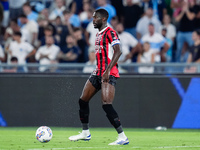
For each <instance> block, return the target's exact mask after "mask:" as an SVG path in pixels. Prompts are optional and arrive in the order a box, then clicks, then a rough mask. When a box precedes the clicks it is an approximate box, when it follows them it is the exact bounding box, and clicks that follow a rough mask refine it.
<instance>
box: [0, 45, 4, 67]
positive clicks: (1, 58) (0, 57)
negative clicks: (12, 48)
mask: <svg viewBox="0 0 200 150" xmlns="http://www.w3.org/2000/svg"><path fill="white" fill-rule="evenodd" d="M4 61H5V53H4V50H3V48H2V46H1V45H0V64H1V62H4Z"/></svg>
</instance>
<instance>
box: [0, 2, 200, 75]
mask: <svg viewBox="0 0 200 150" xmlns="http://www.w3.org/2000/svg"><path fill="white" fill-rule="evenodd" d="M0 7H1V8H0V10H1V16H0V17H1V18H2V22H1V36H0V62H2V63H8V64H12V63H14V64H16V63H17V64H26V63H39V64H43V65H48V64H57V63H86V64H88V65H93V64H95V63H96V62H95V48H94V44H95V36H96V33H97V32H98V30H97V29H94V27H93V24H92V15H93V12H94V10H95V9H98V8H104V9H106V10H107V11H108V13H109V18H108V26H111V27H113V28H114V29H115V30H116V31H117V32H118V34H119V37H120V40H121V46H122V56H121V57H120V59H119V63H121V64H130V63H147V64H148V63H165V62H167V63H171V62H178V63H180V62H188V63H191V62H193V63H200V0H1V6H0ZM190 69H191V68H190ZM39 70H40V71H41V72H44V71H46V70H47V68H45V67H40V68H39ZM91 70H93V68H87V69H86V70H85V72H90V71H91ZM4 71H6V69H5V70H4ZM153 71H154V68H153V67H140V68H139V72H141V73H142V72H149V73H151V72H153ZM193 71H194V72H195V68H194V70H193Z"/></svg>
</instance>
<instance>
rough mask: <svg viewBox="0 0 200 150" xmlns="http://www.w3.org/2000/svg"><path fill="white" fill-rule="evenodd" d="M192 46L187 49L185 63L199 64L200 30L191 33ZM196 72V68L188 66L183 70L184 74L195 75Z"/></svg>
mask: <svg viewBox="0 0 200 150" xmlns="http://www.w3.org/2000/svg"><path fill="white" fill-rule="evenodd" d="M192 40H193V41H194V45H192V46H191V47H190V49H189V56H188V59H187V63H200V30H195V31H194V32H193V33H192ZM197 71H198V68H197V67H196V66H189V67H186V68H185V69H184V73H195V72H197Z"/></svg>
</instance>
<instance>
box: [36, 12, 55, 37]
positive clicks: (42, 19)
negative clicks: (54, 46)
mask: <svg viewBox="0 0 200 150" xmlns="http://www.w3.org/2000/svg"><path fill="white" fill-rule="evenodd" d="M37 23H38V26H39V29H38V40H40V39H41V38H43V37H44V36H45V34H44V29H45V28H46V27H47V26H51V27H52V29H53V35H56V27H55V25H54V24H52V23H51V22H49V21H48V20H47V19H46V18H45V16H43V15H39V16H38V19H37Z"/></svg>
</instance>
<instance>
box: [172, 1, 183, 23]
mask: <svg viewBox="0 0 200 150" xmlns="http://www.w3.org/2000/svg"><path fill="white" fill-rule="evenodd" d="M181 1H182V0H171V4H170V6H171V8H172V9H173V15H172V19H175V18H176V17H177V16H178V14H179V13H180V11H181V9H182V8H181V7H182V4H181ZM172 21H173V23H175V24H176V22H175V20H172Z"/></svg>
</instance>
